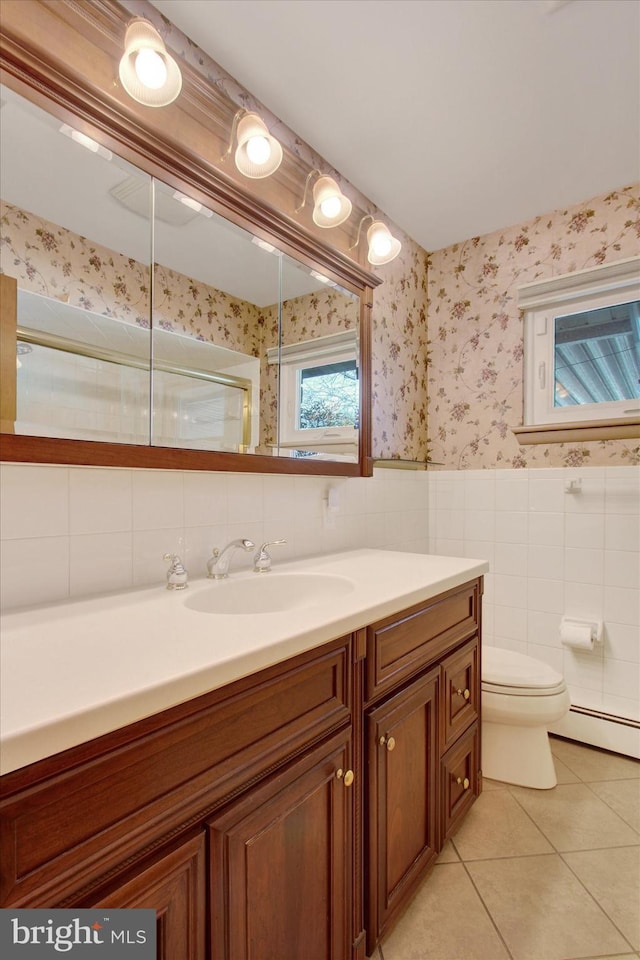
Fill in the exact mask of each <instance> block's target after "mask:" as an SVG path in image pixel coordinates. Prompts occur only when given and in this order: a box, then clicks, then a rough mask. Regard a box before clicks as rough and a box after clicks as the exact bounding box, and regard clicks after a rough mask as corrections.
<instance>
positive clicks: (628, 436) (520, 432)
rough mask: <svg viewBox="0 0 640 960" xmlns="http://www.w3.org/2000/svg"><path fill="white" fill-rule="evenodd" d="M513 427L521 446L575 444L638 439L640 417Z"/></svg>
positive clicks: (639, 437) (639, 434) (639, 436)
mask: <svg viewBox="0 0 640 960" xmlns="http://www.w3.org/2000/svg"><path fill="white" fill-rule="evenodd" d="M511 429H512V431H513V433H514V434H515V436H516V439H517V441H518V443H519V444H520V445H521V446H524V445H526V444H533V443H575V442H576V441H577V442H583V441H586V440H639V439H640V417H618V418H615V419H612V420H598V421H596V420H584V421H580V420H578V421H570V422H566V423H538V424H535V425H528V426H524V427H512V428H511Z"/></svg>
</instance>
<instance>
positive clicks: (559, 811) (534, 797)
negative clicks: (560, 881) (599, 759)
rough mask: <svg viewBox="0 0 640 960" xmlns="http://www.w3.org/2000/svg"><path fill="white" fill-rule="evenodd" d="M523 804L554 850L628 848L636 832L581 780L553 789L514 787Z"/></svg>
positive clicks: (634, 839)
mask: <svg viewBox="0 0 640 960" xmlns="http://www.w3.org/2000/svg"><path fill="white" fill-rule="evenodd" d="M510 794H511V795H512V796H513V797H515V798H516V799H517V801H518V803H520V804H522V806H523V808H524V809H525V810H526V811H527V813H528V814H529V816H530V817H531V819H532V820H533V821H534V823H535V824H536V825H537V826H538V827H539V828H540V830H541V831H542V833H543V834H544V835H545V837H546V838H547V840H549V842H550V843H552V844H553V846H554V847H555V848H556V850H561V851H568V850H597V849H601V848H603V847H628V846H633V845H634V844H636V843H638V834H637V833H636V831H635V830H633V829H632V828H631V827H630V826H629V825H628V824H627V823H625V822H624V820H622V819H621V818H620V817H619V816H618V814H617V813H614V811H613V810H612V809H611V807H609V806H607V804H606V803H605V802H604V801H603V800H601V799H600V798H599V797H597V796H596V795H595V794H594V793H593V791H592V790H591V789H590V788H589V787H587V786H586V785H585V784H584V783H564V784H559V785H558V786H557V787H554V789H553V790H529V789H527V788H525V787H513V788H512V790H511V791H510Z"/></svg>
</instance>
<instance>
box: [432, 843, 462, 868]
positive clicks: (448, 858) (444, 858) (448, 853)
mask: <svg viewBox="0 0 640 960" xmlns="http://www.w3.org/2000/svg"><path fill="white" fill-rule="evenodd" d="M436 863H460V857H459V856H458V854H457V853H456V851H455V849H454V847H453V844H452V843H451V840H447V842H446V843H445V845H444V847H443V848H442V850H441V851H440V854H439V856H438V859H437V860H436Z"/></svg>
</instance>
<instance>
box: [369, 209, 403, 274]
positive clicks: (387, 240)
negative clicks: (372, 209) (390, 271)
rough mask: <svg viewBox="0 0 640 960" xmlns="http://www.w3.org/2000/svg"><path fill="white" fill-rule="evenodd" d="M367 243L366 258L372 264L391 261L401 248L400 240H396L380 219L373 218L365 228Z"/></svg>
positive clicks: (377, 264)
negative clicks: (367, 227) (366, 228)
mask: <svg viewBox="0 0 640 960" xmlns="http://www.w3.org/2000/svg"><path fill="white" fill-rule="evenodd" d="M363 219H364V218H363ZM367 244H368V246H369V251H368V253H367V260H368V261H369V263H372V264H373V265H374V266H382V265H383V264H385V263H391V261H392V260H395V258H396V257H397V256H398V254H399V253H400V250H401V249H402V244H401V243H400V241H399V240H396V238H395V237H394V236H393V234H392V233H391V231H390V230H389V228H388V227H387V225H386V224H384V223H382V221H381V220H374V221H373V223H372V224H371V226H370V227H369V229H368V230H367Z"/></svg>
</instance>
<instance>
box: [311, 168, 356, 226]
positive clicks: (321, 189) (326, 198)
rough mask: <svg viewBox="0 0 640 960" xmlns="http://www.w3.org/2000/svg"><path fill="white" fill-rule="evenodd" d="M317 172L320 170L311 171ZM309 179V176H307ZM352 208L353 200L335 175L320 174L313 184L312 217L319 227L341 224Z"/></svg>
mask: <svg viewBox="0 0 640 960" xmlns="http://www.w3.org/2000/svg"><path fill="white" fill-rule="evenodd" d="M316 172H318V173H319V171H314V170H312V171H311V173H312V174H313V173H316ZM309 176H311V174H310V175H309ZM308 181H309V177H307V182H308ZM305 197H306V188H305ZM351 209H352V207H351V200H349V199H348V197H345V195H344V193H343V192H342V190H341V189H340V187H339V186H338V184H337V183H336V181H335V180H334V179H333V177H327V176H320V177H319V178H318V180H316V182H315V183H314V185H313V214H312V218H313V222H314V223H315V225H316V226H317V227H325V228H330V227H338V226H340V224H341V223H344V222H345V220H346V219H347V217H349V216H350V215H351Z"/></svg>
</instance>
